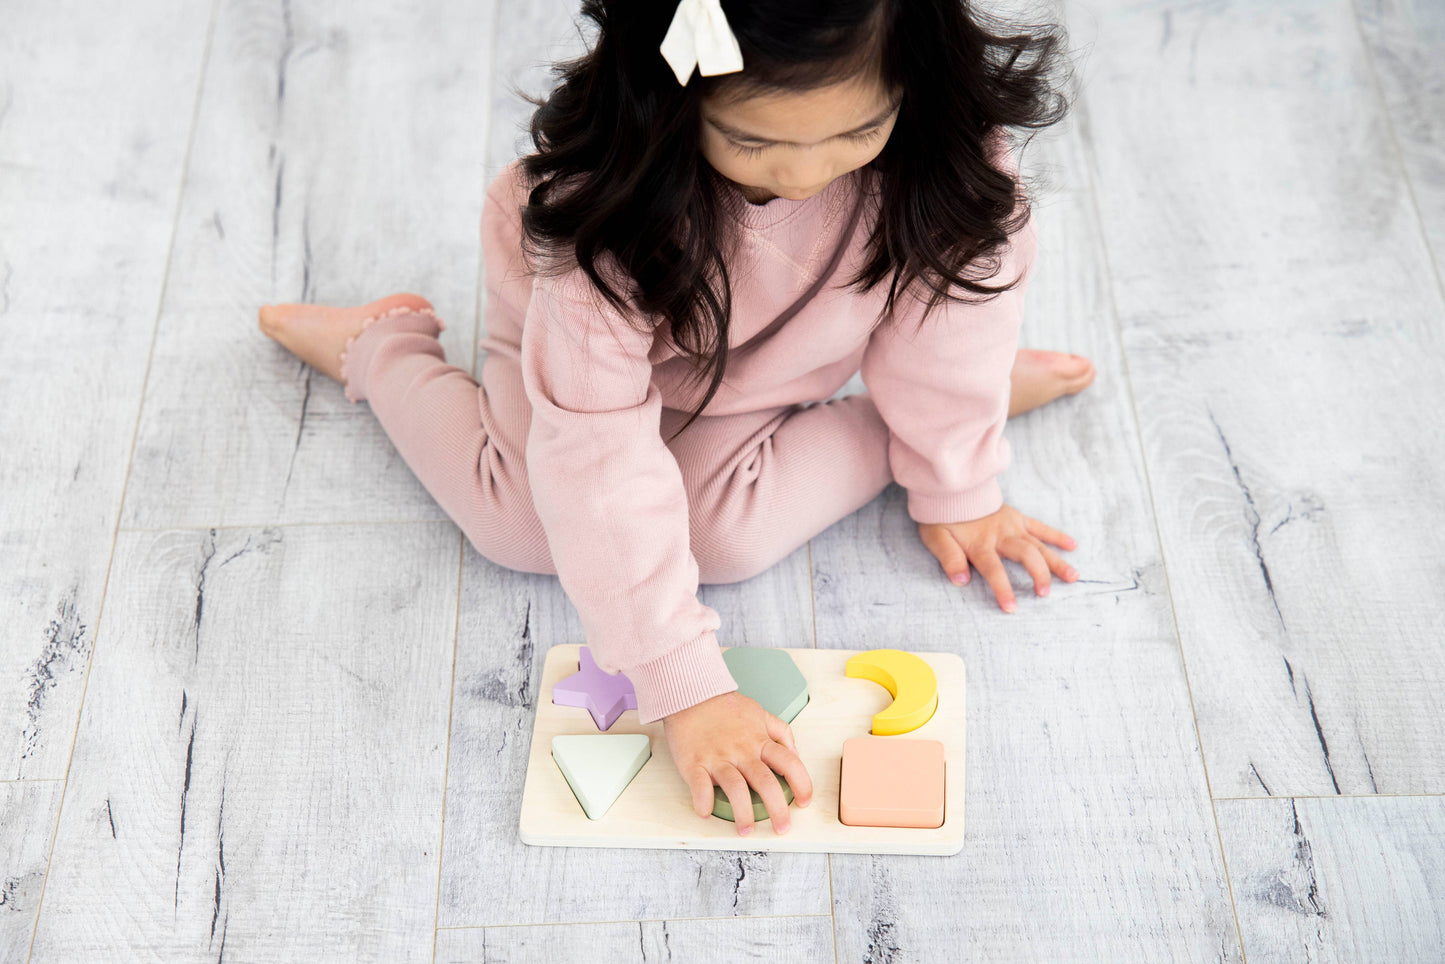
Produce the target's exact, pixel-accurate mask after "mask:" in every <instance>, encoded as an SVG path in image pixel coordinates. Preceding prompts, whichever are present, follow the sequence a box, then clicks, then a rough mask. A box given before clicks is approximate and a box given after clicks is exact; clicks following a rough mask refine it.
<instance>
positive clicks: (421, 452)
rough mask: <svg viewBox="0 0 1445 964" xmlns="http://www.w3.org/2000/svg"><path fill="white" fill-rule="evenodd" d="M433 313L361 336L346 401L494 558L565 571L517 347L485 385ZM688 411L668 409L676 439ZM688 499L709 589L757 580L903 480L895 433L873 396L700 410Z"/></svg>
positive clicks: (689, 462) (665, 420) (675, 448)
mask: <svg viewBox="0 0 1445 964" xmlns="http://www.w3.org/2000/svg"><path fill="white" fill-rule="evenodd" d="M439 330H440V326H439V325H438V323H437V320H436V319H435V318H434V317H433V316H432V315H431V314H429V313H426V312H410V311H408V312H400V313H397V314H394V315H389V316H384V317H382V318H380V319H378V320H376V321H374V322H373V323H372V324H370V325H369V326H368V327H367V328H366V329H365V330H364V331H363V332H362V333H361V334H360V336H358V337H357V338H356V340H355V341H354V342H352V344H351V346H350V348H349V350H348V352H347V361H346V378H347V394H348V397H351V398H353V399H364V400H366V401H367V402H369V403H370V404H371V409H372V411H373V412H374V413H375V415H376V417H377V419H378V420H379V421H380V422H381V425H382V428H384V429H385V430H386V433H387V435H388V436H390V438H391V440H392V443H393V444H394V445H395V446H396V448H397V451H398V452H399V453H400V454H401V457H402V459H403V460H405V462H406V464H407V465H408V466H409V467H410V468H411V470H412V472H413V473H415V475H416V477H417V478H418V479H419V480H420V481H421V483H422V485H424V486H425V487H426V489H427V491H428V492H429V493H431V495H432V497H433V498H434V499H436V501H437V504H438V505H440V506H441V507H442V509H443V510H445V512H446V513H447V515H449V516H451V518H452V519H453V520H454V521H455V522H456V523H457V525H458V526H460V527H461V530H462V532H463V533H464V534H465V535H466V537H467V540H468V541H469V542H471V544H472V545H473V546H474V547H475V548H476V550H477V551H478V552H480V553H481V554H482V555H483V556H485V557H486V558H487V559H489V560H491V561H492V562H495V563H497V564H498V565H502V566H506V567H507V568H509V569H515V570H518V571H521V572H533V573H543V574H548V575H555V574H556V572H557V570H556V567H555V566H554V565H553V564H552V557H551V553H550V551H549V550H548V547H547V536H546V532H545V531H544V530H543V528H542V523H541V521H540V520H539V519H538V518H537V514H536V511H535V510H534V508H533V506H532V494H531V490H530V488H529V485H528V481H527V463H526V457H525V452H526V443H527V430H528V427H529V425H530V423H531V414H532V409H531V405H530V403H529V402H528V400H527V397H526V394H525V392H524V391H523V388H522V371H521V367H520V365H519V362H518V356H517V355H516V353H515V350H514V351H513V352H512V353H510V354H509V353H508V352H507V351H506V350H505V347H507V346H503V350H490V351H488V352H487V355H486V359H485V361H484V362H483V364H482V381H481V384H480V385H479V384H477V382H476V380H475V379H473V378H472V376H471V374H470V373H468V372H467V371H465V370H463V369H461V368H457V367H456V366H454V365H449V364H447V362H446V356H445V353H444V352H443V350H442V346H441V343H440V342H438V341H437V338H436V336H437V333H438V332H439ZM688 414H689V413H688V412H685V411H680V410H677V409H671V408H666V407H664V408H663V409H662V416H661V425H660V432H661V434H662V437H663V438H669V437H671V435H672V434H673V433H674V432H675V431H676V430H677V429H678V427H680V426H681V425H682V423H683V422H685V421H686V420H687V417H688ZM668 447H669V449H670V450H671V451H672V453H673V455H674V456H675V457H676V459H677V464H678V468H679V469H680V470H681V474H682V478H683V483H684V486H685V489H686V492H687V500H688V519H689V528H690V534H691V546H692V551H693V554H694V555H695V556H696V558H697V563H698V572H699V575H698V578H699V582H702V583H730V582H738V581H740V580H743V579H748V578H751V577H752V576H755V575H757V574H758V573H760V572H763V571H764V570H766V569H767V568H769V567H770V566H772V565H773V564H774V563H776V562H778V561H779V560H781V559H783V558H785V557H787V556H788V555H789V554H790V553H792V552H793V551H794V550H796V549H797V548H799V547H800V546H802V545H803V544H804V543H806V542H807V541H808V540H809V539H811V538H812V537H813V536H815V535H817V534H818V533H819V532H822V531H823V530H824V529H826V528H828V526H830V525H832V524H833V523H834V522H837V521H838V520H839V519H842V518H844V517H845V516H847V515H849V514H850V513H852V512H854V511H856V510H857V509H859V508H861V507H863V506H865V505H867V504H868V503H869V502H871V501H872V500H873V499H874V498H875V497H876V496H877V495H878V494H879V493H881V492H882V491H883V489H884V488H885V487H886V486H887V485H888V483H889V482H891V481H892V480H893V475H892V472H891V471H890V469H889V466H888V428H887V426H886V425H885V424H884V422H883V419H882V416H880V415H879V414H878V409H877V407H876V406H875V405H874V404H873V400H872V399H871V398H870V397H869V396H868V394H867V393H862V394H857V395H850V396H847V397H845V398H837V399H829V400H826V401H819V402H812V403H808V404H798V405H791V406H787V407H783V408H769V409H763V410H760V411H756V412H747V413H743V414H736V415H719V416H709V415H700V416H698V418H697V419H696V420H695V421H694V422H693V423H692V425H690V426H688V428H687V430H686V431H685V432H683V433H682V434H681V435H679V436H678V437H677V438H675V439H673V440H672V441H671V442H669V443H668Z"/></svg>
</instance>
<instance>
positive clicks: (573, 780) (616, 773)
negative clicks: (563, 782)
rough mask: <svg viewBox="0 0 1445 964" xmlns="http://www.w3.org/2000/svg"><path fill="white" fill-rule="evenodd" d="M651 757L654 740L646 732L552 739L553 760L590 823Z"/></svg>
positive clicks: (606, 807) (595, 734) (618, 795)
mask: <svg viewBox="0 0 1445 964" xmlns="http://www.w3.org/2000/svg"><path fill="white" fill-rule="evenodd" d="M651 757H652V741H651V740H649V739H648V737H647V734H646V733H590V734H580V735H577V736H554V737H552V759H553V760H555V761H556V762H557V768H558V769H559V770H561V771H562V776H564V777H566V778H567V785H568V786H569V787H571V788H572V792H573V793H574V794H576V796H577V802H578V803H580V804H582V810H583V812H584V813H586V814H587V817H588V819H589V820H597V819H599V818H600V817H601V816H602V815H603V814H604V813H606V812H607V811H608V809H609V808H610V807H611V806H612V804H613V803H614V802H615V801H616V800H617V798H618V797H620V796H621V795H622V791H623V790H626V789H627V785H628V784H629V783H631V782H632V778H633V777H635V776H637V771H638V770H641V769H642V765H643V764H644V763H646V762H647V761H648V760H649V759H650V758H651Z"/></svg>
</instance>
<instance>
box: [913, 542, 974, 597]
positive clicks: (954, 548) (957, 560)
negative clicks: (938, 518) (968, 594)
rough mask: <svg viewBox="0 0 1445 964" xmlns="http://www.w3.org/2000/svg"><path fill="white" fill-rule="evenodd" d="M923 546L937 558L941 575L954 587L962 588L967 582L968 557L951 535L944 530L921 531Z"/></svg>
mask: <svg viewBox="0 0 1445 964" xmlns="http://www.w3.org/2000/svg"><path fill="white" fill-rule="evenodd" d="M921 538H922V539H923V544H924V545H925V546H927V547H928V549H929V551H930V552H932V553H933V554H934V556H936V557H937V559H938V561H939V563H940V564H941V565H942V566H943V574H944V575H945V576H947V577H948V579H949V581H950V582H952V583H953V584H954V585H955V586H962V585H964V584H966V583H967V582H968V555H967V553H965V552H964V551H963V546H961V545H959V544H958V540H957V539H956V538H954V536H953V533H951V532H949V531H948V530H946V529H942V528H938V529H926V530H923V531H922V534H921Z"/></svg>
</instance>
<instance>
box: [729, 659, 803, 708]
mask: <svg viewBox="0 0 1445 964" xmlns="http://www.w3.org/2000/svg"><path fill="white" fill-rule="evenodd" d="M723 662H725V663H727V664H728V672H730V673H732V676H733V679H734V680H735V681H736V682H737V684H738V692H739V693H741V694H743V695H744V696H749V697H752V698H753V699H755V700H757V701H758V703H759V704H761V705H762V708H763V709H765V710H767V711H768V712H769V713H771V714H773V715H774V716H776V717H778V718H779V719H780V720H782V721H783V722H784V723H791V722H793V718H794V717H796V716H797V715H798V714H799V713H801V712H802V710H803V707H805V706H807V705H808V681H807V680H805V679H803V674H802V672H800V671H799V669H798V664H797V663H795V662H793V657H791V656H789V655H788V654H787V653H786V652H784V651H783V650H781V649H758V648H755V647H752V646H733V647H730V648H728V649H725V650H723Z"/></svg>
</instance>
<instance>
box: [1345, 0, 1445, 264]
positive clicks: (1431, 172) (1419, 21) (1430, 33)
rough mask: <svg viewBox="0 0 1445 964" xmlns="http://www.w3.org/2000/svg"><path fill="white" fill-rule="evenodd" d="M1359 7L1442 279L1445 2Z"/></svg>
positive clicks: (1375, 1)
mask: <svg viewBox="0 0 1445 964" xmlns="http://www.w3.org/2000/svg"><path fill="white" fill-rule="evenodd" d="M1355 8H1356V9H1357V10H1358V11H1359V15H1360V26H1361V28H1362V30H1363V32H1364V36H1365V41H1366V45H1367V46H1368V48H1369V51H1370V59H1371V62H1372V63H1373V64H1374V67H1375V74H1376V76H1377V77H1378V79H1379V82H1380V88H1381V93H1382V96H1383V99H1384V102H1385V105H1386V106H1387V107H1388V109H1389V120H1390V125H1391V128H1392V131H1393V133H1394V136H1395V141H1396V143H1397V144H1398V145H1399V147H1400V154H1401V160H1402V162H1403V164H1404V169H1405V177H1406V179H1407V183H1408V187H1409V189H1410V192H1411V194H1412V196H1413V200H1414V202H1415V205H1416V207H1417V208H1418V209H1419V211H1420V217H1421V220H1422V222H1423V227H1424V230H1425V233H1426V235H1427V236H1428V238H1429V239H1430V246H1431V249H1432V250H1433V252H1434V255H1435V272H1436V278H1437V279H1439V277H1440V275H1441V273H1442V266H1445V6H1442V5H1441V4H1439V3H1437V2H1435V0H1356V2H1355Z"/></svg>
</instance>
